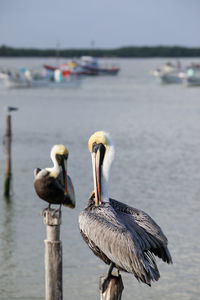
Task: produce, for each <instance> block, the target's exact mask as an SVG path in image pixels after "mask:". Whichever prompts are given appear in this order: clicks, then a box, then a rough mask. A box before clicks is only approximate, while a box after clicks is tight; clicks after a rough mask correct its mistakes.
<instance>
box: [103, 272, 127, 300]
mask: <svg viewBox="0 0 200 300" xmlns="http://www.w3.org/2000/svg"><path fill="white" fill-rule="evenodd" d="M99 288H100V298H101V300H121V297H122V292H123V289H124V285H123V282H122V277H121V275H120V274H116V275H114V274H111V275H109V277H107V276H102V277H100V281H99Z"/></svg>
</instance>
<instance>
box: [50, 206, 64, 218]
mask: <svg viewBox="0 0 200 300" xmlns="http://www.w3.org/2000/svg"><path fill="white" fill-rule="evenodd" d="M61 206H62V205H60V207H59V208H58V209H54V210H53V211H52V213H51V216H52V217H53V218H54V217H55V215H56V214H58V215H59V217H60V216H61Z"/></svg>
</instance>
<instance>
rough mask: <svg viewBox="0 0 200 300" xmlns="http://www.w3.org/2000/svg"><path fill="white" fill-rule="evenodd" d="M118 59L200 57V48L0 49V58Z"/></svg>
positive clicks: (2, 47) (7, 47)
mask: <svg viewBox="0 0 200 300" xmlns="http://www.w3.org/2000/svg"><path fill="white" fill-rule="evenodd" d="M58 55H59V57H63V58H71V57H80V56H85V55H86V56H94V57H102V58H103V57H108V58H112V57H118V58H151V57H152V58H153V57H160V58H161V57H175V58H177V57H200V48H189V47H180V46H153V47H150V46H142V47H138V46H130V47H121V48H115V49H86V48H82V49H78V48H74V49H60V50H59V51H58V49H36V48H13V47H9V46H4V45H3V46H1V47H0V57H56V56H58Z"/></svg>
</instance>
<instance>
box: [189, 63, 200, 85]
mask: <svg viewBox="0 0 200 300" xmlns="http://www.w3.org/2000/svg"><path fill="white" fill-rule="evenodd" d="M186 81H187V84H188V86H200V67H197V68H196V67H191V68H189V69H188V70H187V73H186Z"/></svg>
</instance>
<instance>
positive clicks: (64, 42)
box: [0, 0, 200, 48]
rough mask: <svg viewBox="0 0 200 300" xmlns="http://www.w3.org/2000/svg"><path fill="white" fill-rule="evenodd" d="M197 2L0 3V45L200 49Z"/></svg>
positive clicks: (84, 0) (35, 0)
mask: <svg viewBox="0 0 200 300" xmlns="http://www.w3.org/2000/svg"><path fill="white" fill-rule="evenodd" d="M199 30H200V0H0V45H2V44H4V45H8V46H14V47H38V48H50V47H52V48H55V47H56V44H57V43H58V42H59V44H60V48H72V47H75V48H81V47H84V48H85V47H90V46H91V41H94V42H95V47H96V48H98V47H99V48H103V47H105V48H112V47H113V48H115V47H121V46H130V45H139V46H141V45H149V46H152V45H180V46H192V47H200V34H199Z"/></svg>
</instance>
